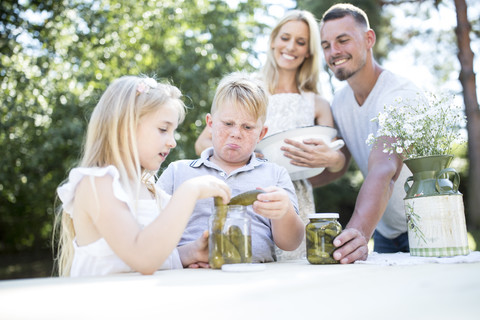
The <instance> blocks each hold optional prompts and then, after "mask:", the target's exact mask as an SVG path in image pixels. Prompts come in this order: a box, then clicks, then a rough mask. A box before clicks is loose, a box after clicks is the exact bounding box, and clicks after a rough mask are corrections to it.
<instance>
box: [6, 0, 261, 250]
mask: <svg viewBox="0 0 480 320" xmlns="http://www.w3.org/2000/svg"><path fill="white" fill-rule="evenodd" d="M1 9H2V10H1V11H0V12H1V13H0V19H1V20H0V44H1V46H0V50H1V51H0V52H1V55H0V87H1V91H0V100H1V101H2V104H1V106H0V146H1V148H2V157H1V158H0V193H1V197H0V252H8V251H10V252H12V251H18V250H25V249H39V248H46V247H48V246H49V239H50V237H51V230H52V222H53V213H54V206H55V204H54V201H55V190H56V188H57V186H58V185H59V184H60V183H61V182H62V181H63V180H64V179H65V178H66V174H67V173H68V170H69V169H70V168H71V167H73V166H74V165H75V163H76V162H77V160H78V158H79V155H80V152H81V148H82V142H83V138H84V134H85V128H86V124H87V122H88V119H89V115H90V113H91V111H92V110H93V108H94V106H95V104H96V102H97V101H98V99H99V97H100V95H101V94H102V92H103V91H104V89H105V88H106V86H107V85H108V84H109V83H110V82H111V81H112V80H113V79H115V78H117V77H119V76H122V75H126V74H147V75H149V76H155V77H156V78H157V79H163V80H168V81H170V82H172V83H173V84H175V85H177V86H178V87H179V88H180V89H181V90H182V92H183V93H184V95H185V97H186V103H187V104H188V105H189V106H190V107H191V108H190V111H189V113H188V115H187V118H186V121H185V123H184V124H183V125H182V126H181V127H180V128H179V130H178V137H177V138H178V139H177V140H178V141H177V142H178V147H177V148H176V149H175V151H174V152H172V154H171V155H170V157H169V161H172V160H176V159H179V158H184V157H193V156H194V150H193V143H194V141H195V138H196V136H197V135H198V134H199V132H200V130H201V129H202V127H203V121H202V120H203V118H204V115H205V114H206V113H207V112H208V110H209V108H210V104H211V100H212V96H213V92H214V90H215V88H216V85H217V83H218V81H219V79H220V78H221V77H222V76H223V75H225V74H226V73H229V72H231V71H235V70H240V69H247V70H251V69H252V67H251V66H250V64H249V61H248V59H247V58H251V57H254V58H255V55H254V53H253V50H252V44H253V41H254V40H255V35H256V34H260V33H262V32H263V28H264V26H262V25H260V24H259V23H257V22H256V21H255V20H254V13H255V11H256V10H259V9H262V5H261V2H260V1H259V0H248V1H243V2H241V3H239V4H238V6H237V7H230V6H229V5H228V4H227V3H226V2H225V1H218V0H217V1H207V0H204V1H202V0H198V1H191V0H180V1H178V0H177V1H173V0H165V1H153V0H152V1H132V2H128V1H121V0H112V1H108V0H99V1H79V0H75V1H66V0H64V1H2V3H1ZM27 10H29V11H32V12H34V13H35V15H34V19H32V16H26V15H25V12H27ZM39 18H40V19H39ZM25 38H28V39H29V40H28V41H24V40H22V39H25Z"/></svg>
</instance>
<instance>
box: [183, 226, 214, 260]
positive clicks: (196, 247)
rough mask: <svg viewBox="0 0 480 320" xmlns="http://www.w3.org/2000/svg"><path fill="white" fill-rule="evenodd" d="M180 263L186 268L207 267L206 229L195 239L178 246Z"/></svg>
mask: <svg viewBox="0 0 480 320" xmlns="http://www.w3.org/2000/svg"><path fill="white" fill-rule="evenodd" d="M178 253H179V255H180V260H182V265H183V266H184V267H186V268H193V269H197V268H209V267H210V266H209V264H208V231H204V232H203V234H202V235H201V236H200V238H198V239H197V240H195V241H193V242H190V243H187V244H186V245H183V246H181V247H178Z"/></svg>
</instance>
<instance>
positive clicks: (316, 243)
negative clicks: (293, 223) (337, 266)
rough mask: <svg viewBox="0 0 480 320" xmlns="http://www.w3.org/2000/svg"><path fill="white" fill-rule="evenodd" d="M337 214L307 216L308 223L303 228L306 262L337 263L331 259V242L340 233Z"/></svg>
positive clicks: (333, 248) (332, 250)
mask: <svg viewBox="0 0 480 320" xmlns="http://www.w3.org/2000/svg"><path fill="white" fill-rule="evenodd" d="M338 218H339V214H338V213H315V214H309V215H308V219H309V220H310V222H309V223H308V224H307V225H306V227H305V236H306V238H307V239H306V240H307V241H306V243H307V260H308V262H310V263H311V264H332V263H338V261H337V260H335V259H334V258H333V252H334V251H335V246H334V245H333V240H334V239H335V237H336V236H337V235H339V234H340V232H342V226H341V224H340V223H339V222H338Z"/></svg>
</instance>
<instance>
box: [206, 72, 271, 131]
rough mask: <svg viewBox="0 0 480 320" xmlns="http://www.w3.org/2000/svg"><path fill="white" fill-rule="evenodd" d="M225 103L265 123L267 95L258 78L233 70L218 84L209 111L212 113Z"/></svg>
mask: <svg viewBox="0 0 480 320" xmlns="http://www.w3.org/2000/svg"><path fill="white" fill-rule="evenodd" d="M226 104H233V105H234V106H235V107H240V108H242V110H241V111H242V112H247V113H248V114H251V115H252V116H254V117H255V119H260V120H261V121H262V123H265V120H266V118H267V105H268V95H267V92H266V90H265V88H264V86H263V83H262V81H261V80H260V79H256V78H255V77H254V76H253V75H251V74H248V73H246V72H234V73H231V74H229V75H227V76H225V77H224V78H223V79H222V80H221V81H220V83H219V84H218V87H217V90H216V92H215V96H214V97H213V103H212V108H211V110H210V113H211V114H212V115H213V114H215V113H216V112H217V111H219V110H221V109H222V108H223V106H225V105H226Z"/></svg>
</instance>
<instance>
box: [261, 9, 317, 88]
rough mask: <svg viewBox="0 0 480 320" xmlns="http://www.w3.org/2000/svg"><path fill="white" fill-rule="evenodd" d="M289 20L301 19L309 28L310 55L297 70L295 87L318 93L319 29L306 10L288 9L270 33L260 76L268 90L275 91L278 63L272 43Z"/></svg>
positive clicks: (311, 15) (313, 18) (312, 16)
mask: <svg viewBox="0 0 480 320" xmlns="http://www.w3.org/2000/svg"><path fill="white" fill-rule="evenodd" d="M290 21H303V22H305V23H306V24H307V25H308V29H309V30H310V38H309V40H308V45H309V54H310V57H308V58H305V61H303V63H302V64H301V65H300V67H299V69H298V70H297V74H296V80H297V88H298V90H300V91H306V92H314V93H317V94H318V93H319V90H320V88H319V86H320V84H319V75H320V52H321V50H320V30H319V26H318V22H317V20H316V19H315V17H314V15H313V14H312V13H310V12H309V11H306V10H293V11H289V12H288V13H287V14H286V15H285V16H284V17H283V18H282V19H280V21H279V22H278V23H277V25H276V26H275V27H274V28H273V30H272V32H271V33H270V38H269V41H268V46H269V47H268V50H267V61H266V62H265V65H264V66H263V68H262V76H263V80H264V82H265V83H267V84H268V85H267V87H268V92H269V93H270V94H274V93H275V88H276V87H277V84H278V77H279V75H278V65H277V62H276V61H275V57H274V55H273V49H272V45H273V42H274V41H275V38H276V37H277V35H278V33H279V32H280V29H281V28H282V27H283V25H284V24H286V23H287V22H290Z"/></svg>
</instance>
